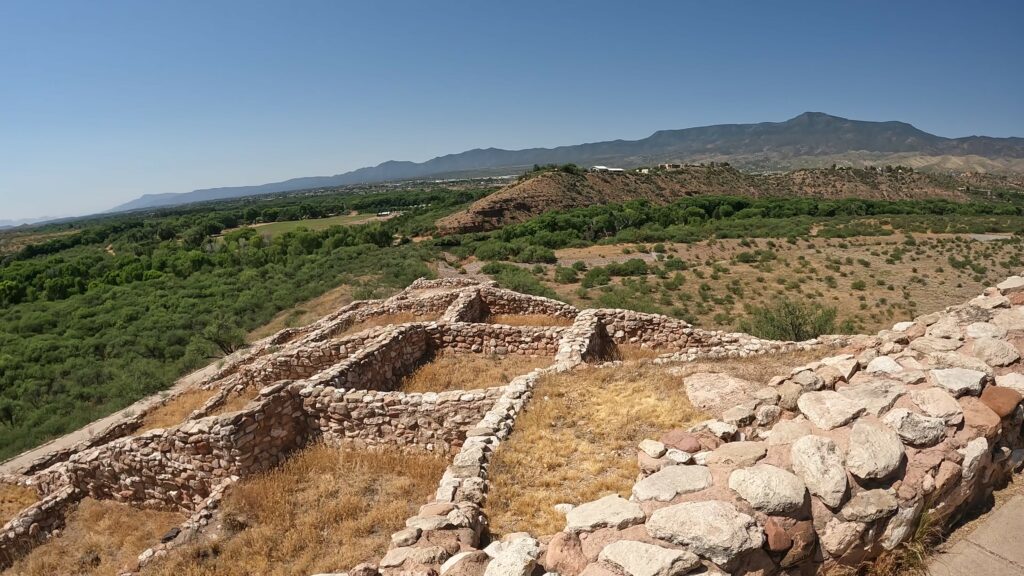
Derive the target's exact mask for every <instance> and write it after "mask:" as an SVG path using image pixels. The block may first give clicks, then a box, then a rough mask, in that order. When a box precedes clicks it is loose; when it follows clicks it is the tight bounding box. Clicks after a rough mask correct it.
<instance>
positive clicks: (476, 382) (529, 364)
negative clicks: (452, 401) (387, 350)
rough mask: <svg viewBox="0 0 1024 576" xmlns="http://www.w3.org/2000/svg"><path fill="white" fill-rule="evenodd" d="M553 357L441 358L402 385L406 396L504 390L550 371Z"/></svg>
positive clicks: (513, 355) (413, 374)
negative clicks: (522, 377)
mask: <svg viewBox="0 0 1024 576" xmlns="http://www.w3.org/2000/svg"><path fill="white" fill-rule="evenodd" d="M553 362H554V359H553V358H551V357H550V356H539V357H530V356H523V355H521V354H507V355H505V356H498V355H494V354H490V355H484V354H441V355H439V356H437V357H436V358H434V359H433V360H432V361H430V362H427V363H426V364H424V365H423V366H420V367H419V368H417V369H416V371H415V372H413V373H412V374H410V375H409V376H407V377H406V378H405V379H404V380H403V381H402V391H403V392H444V391H446V390H476V389H479V388H490V387H492V386H504V385H505V384H508V383H509V382H510V381H511V380H512V379H513V378H515V377H516V376H520V375H522V374H526V373H528V372H530V371H532V370H533V369H534V368H547V367H548V366H550V365H551V364H552V363H553Z"/></svg>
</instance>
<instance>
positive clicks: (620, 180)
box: [438, 165, 1021, 234]
mask: <svg viewBox="0 0 1024 576" xmlns="http://www.w3.org/2000/svg"><path fill="white" fill-rule="evenodd" d="M992 184H993V182H992V181H991V180H985V179H979V178H978V177H973V178H972V179H966V178H964V179H959V178H949V177H940V176H936V175H930V174H923V173H917V172H906V173H904V172H888V173H886V172H879V171H876V170H862V169H839V170H833V169H830V168H829V169H804V170H795V171H792V172H787V173H785V174H748V173H744V172H741V171H739V170H737V169H735V168H733V167H731V166H723V165H714V166H686V167H684V168H682V169H679V170H673V171H655V172H652V173H650V174H639V173H631V172H624V173H620V172H588V173H585V174H571V173H567V172H543V173H540V174H538V175H536V176H534V177H531V178H527V179H524V180H520V181H519V182H517V183H515V184H512V185H510V186H508V187H506V188H504V189H502V190H500V191H498V192H496V193H494V194H491V195H489V196H486V197H484V198H482V199H480V200H478V201H477V202H475V203H474V204H473V205H471V206H470V207H469V208H468V209H467V210H465V211H463V212H459V213H456V214H453V215H451V216H449V217H447V218H444V219H442V220H440V221H439V222H438V227H439V229H440V230H441V232H442V233H445V234H453V233H463V232H480V231H486V230H493V229H495V228H499V227H501V226H504V225H506V224H512V223H516V222H522V221H524V220H527V219H529V218H532V217H534V216H537V215H539V214H541V213H543V212H546V211H548V210H566V209H571V208H577V207H582V206H589V205H592V204H605V203H609V202H625V201H628V200H634V199H644V200H649V201H651V202H656V203H667V202H671V201H672V200H675V199H677V198H681V197H684V196H694V195H698V194H739V195H744V196H752V197H764V196H794V195H795V196H813V197H818V198H822V197H823V198H866V199H879V200H900V199H907V200H909V199H926V198H947V199H950V200H965V199H966V198H967V195H966V194H965V192H964V191H963V190H958V189H967V188H968V187H969V188H972V189H977V188H979V187H981V188H986V187H988V186H991V185H992ZM1000 185H1001V186H1003V187H1009V188H1018V189H1020V188H1021V187H1020V186H1019V184H1016V183H1014V182H1011V181H1008V180H1007V181H1000Z"/></svg>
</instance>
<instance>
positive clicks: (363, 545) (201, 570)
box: [143, 445, 445, 576]
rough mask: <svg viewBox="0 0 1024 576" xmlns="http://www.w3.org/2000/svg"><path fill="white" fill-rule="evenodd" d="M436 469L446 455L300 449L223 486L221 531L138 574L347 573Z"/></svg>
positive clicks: (434, 477) (379, 544) (383, 544)
mask: <svg viewBox="0 0 1024 576" xmlns="http://www.w3.org/2000/svg"><path fill="white" fill-rule="evenodd" d="M444 467H445V461H444V460H442V459H441V458H438V457H435V456H429V455H416V454H399V453H396V452H372V453H371V452H347V451H343V450H341V449H338V448H330V447H327V446H324V445H314V446H311V447H308V448H306V449H304V450H302V451H301V452H299V453H298V454H296V455H294V456H293V457H292V458H291V459H289V460H288V461H287V462H286V463H285V464H283V465H282V466H280V467H279V468H277V469H275V470H271V471H269V472H266V473H264V474H260V475H259V476H255V477H252V478H248V479H245V480H243V481H241V482H240V483H238V484H236V485H235V486H233V487H232V488H231V489H230V490H229V491H228V493H227V495H226V496H225V499H224V502H223V504H222V505H221V511H222V512H221V514H222V522H221V524H222V526H223V534H222V536H221V537H219V538H216V539H213V540H211V541H208V542H204V543H201V544H194V545H191V546H186V547H183V548H179V549H178V550H176V551H175V552H174V553H173V554H172V555H170V556H169V557H168V558H167V559H165V560H162V561H159V562H156V563H154V564H153V565H151V566H150V567H148V568H147V569H146V570H145V571H143V574H146V575H151V576H182V575H187V576H207V575H209V576H214V575H215V576H243V575H244V576H248V575H250V574H261V575H265V576H286V575H289V576H290V575H292V574H316V573H320V572H342V571H345V570H348V569H350V568H352V567H353V566H355V565H356V564H359V563H360V562H365V561H372V560H374V559H376V558H379V557H380V556H381V555H382V554H384V552H385V551H386V550H387V547H388V543H389V539H390V536H391V533H392V532H393V531H395V530H398V529H400V528H401V527H402V526H403V525H404V522H405V519H406V518H407V517H409V516H411V515H413V514H415V512H416V509H417V508H418V507H419V505H420V504H422V503H423V502H425V501H426V500H427V498H428V496H429V495H430V494H432V493H433V492H434V490H435V489H436V488H437V482H438V480H439V479H440V478H441V474H442V473H443V471H444Z"/></svg>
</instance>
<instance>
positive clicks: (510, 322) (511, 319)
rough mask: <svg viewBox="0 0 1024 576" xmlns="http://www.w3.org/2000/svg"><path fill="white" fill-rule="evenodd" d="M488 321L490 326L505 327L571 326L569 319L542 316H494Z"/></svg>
mask: <svg viewBox="0 0 1024 576" xmlns="http://www.w3.org/2000/svg"><path fill="white" fill-rule="evenodd" d="M488 320H489V321H490V322H491V323H492V324H505V325H507V326H572V319H571V318H563V317H561V316H546V315H544V314H496V315H494V316H491V317H490V318H489V319H488Z"/></svg>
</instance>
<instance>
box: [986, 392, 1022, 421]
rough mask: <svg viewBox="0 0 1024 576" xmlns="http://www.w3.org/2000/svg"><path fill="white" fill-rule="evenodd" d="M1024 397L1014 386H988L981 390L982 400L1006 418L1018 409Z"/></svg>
mask: <svg viewBox="0 0 1024 576" xmlns="http://www.w3.org/2000/svg"><path fill="white" fill-rule="evenodd" d="M1021 399H1022V397H1021V395H1020V392H1017V391H1016V390H1014V389H1013V388H1005V387H1001V386H986V387H985V390H983V391H982V392H981V401H982V402H984V403H985V405H986V406H988V407H989V408H991V409H992V411H993V412H995V413H996V414H997V415H998V416H999V417H1000V418H1006V417H1007V416H1009V415H1010V414H1013V411H1014V410H1016V408H1017V405H1018V404H1020V401H1021Z"/></svg>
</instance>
